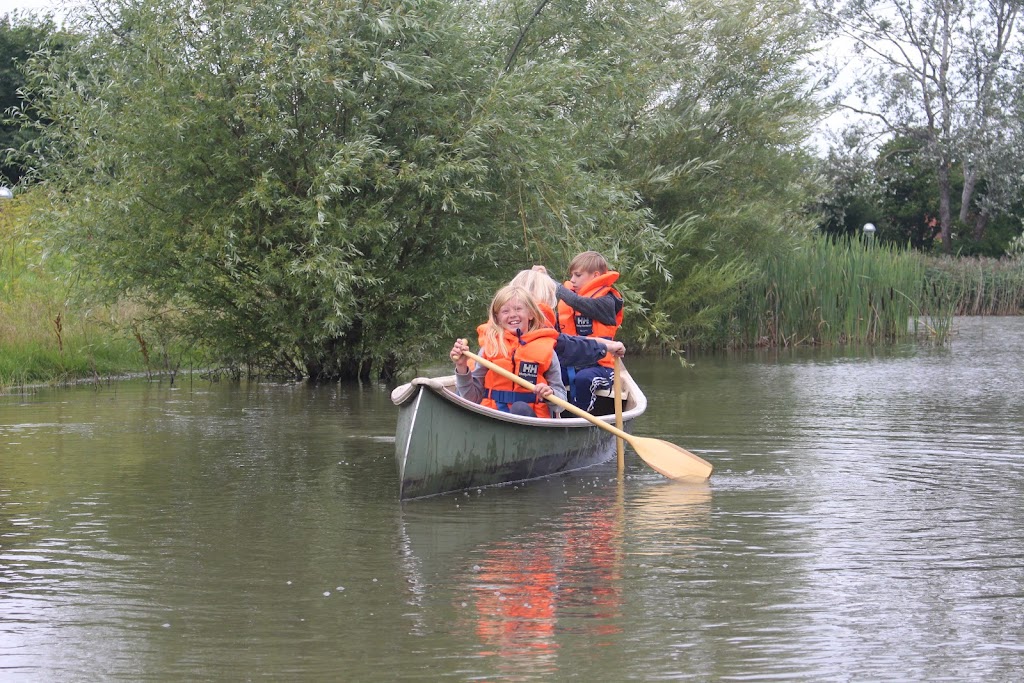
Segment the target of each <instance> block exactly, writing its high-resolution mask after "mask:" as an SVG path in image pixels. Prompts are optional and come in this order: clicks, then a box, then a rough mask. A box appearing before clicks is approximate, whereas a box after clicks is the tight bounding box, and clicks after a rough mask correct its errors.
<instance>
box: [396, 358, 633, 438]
mask: <svg viewBox="0 0 1024 683" xmlns="http://www.w3.org/2000/svg"><path fill="white" fill-rule="evenodd" d="M421 389H426V390H429V391H430V392H431V393H433V394H435V395H436V396H438V397H440V398H443V399H444V400H446V401H448V402H450V403H454V404H455V405H457V406H458V407H459V408H461V409H463V410H467V411H469V412H473V413H478V414H480V415H483V416H485V417H487V418H489V419H492V420H499V421H503V422H512V423H515V424H518V425H522V426H524V427H589V428H592V429H593V428H594V425H593V424H591V423H590V422H589V421H587V420H585V419H583V418H582V417H529V416H524V415H513V414H512V413H503V412H501V411H500V410H494V409H493V408H487V407H485V406H482V405H480V404H479V403H473V402H472V401H470V400H467V399H465V398H462V397H461V396H459V395H458V394H457V393H455V375H448V376H445V377H417V378H415V379H413V380H412V381H410V382H409V383H408V384H403V385H401V386H399V387H396V388H395V389H394V390H393V391H392V392H391V402H392V403H394V404H395V405H396V406H401V405H404V404H406V403H408V402H410V401H412V400H413V399H415V398H416V397H417V395H418V394H419V391H420V390H421ZM623 391H624V392H625V393H626V396H627V398H626V400H625V401H624V402H623V406H622V419H623V420H624V421H628V420H631V419H633V418H634V417H637V416H639V415H642V414H643V413H644V411H645V410H647V397H646V396H644V394H643V392H641V391H640V388H639V387H638V386H637V385H636V383H635V382H634V381H633V378H632V377H630V376H629V373H628V372H624V373H623ZM595 417H597V419H599V420H601V421H602V422H607V423H608V424H610V425H614V424H615V415H614V414H609V415H597V416H595Z"/></svg>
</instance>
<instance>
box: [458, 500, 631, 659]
mask: <svg viewBox="0 0 1024 683" xmlns="http://www.w3.org/2000/svg"><path fill="white" fill-rule="evenodd" d="M620 512H621V510H616V509H614V508H612V509H609V508H605V509H602V510H598V511H595V510H592V509H588V510H569V511H566V512H565V513H563V514H562V515H561V516H560V517H559V518H558V519H556V520H552V521H553V524H552V525H551V527H548V525H545V527H544V528H543V529H538V530H535V531H532V532H530V533H527V534H524V535H521V536H519V537H514V538H510V539H507V540H503V541H499V542H497V543H494V544H492V545H490V546H489V547H486V548H482V549H481V550H482V553H481V554H480V555H478V556H477V557H478V558H479V559H478V560H477V562H476V564H475V565H473V566H472V567H470V568H468V572H467V573H466V574H465V575H464V576H463V577H459V578H460V579H461V580H463V581H464V582H465V584H466V585H467V586H468V588H469V591H470V596H469V597H470V599H471V600H472V605H471V606H472V610H471V611H470V610H464V611H462V612H461V614H464V615H465V616H466V617H467V618H472V620H473V623H472V625H471V626H472V628H473V630H474V632H475V633H476V635H477V637H478V638H479V639H480V643H481V646H482V649H481V651H480V654H481V655H489V656H497V657H500V658H501V659H502V660H508V661H507V665H508V666H510V667H512V670H516V671H518V670H519V669H518V667H519V665H521V664H522V661H521V660H522V659H523V658H524V657H528V658H529V659H530V660H532V661H531V663H532V665H533V666H534V667H536V666H537V665H538V664H539V663H540V662H541V661H543V660H544V659H545V658H546V657H547V656H551V655H554V654H555V652H556V650H557V649H558V647H559V644H558V640H557V639H556V636H557V635H558V634H559V633H565V632H579V633H582V632H587V634H588V635H590V636H595V635H596V636H602V635H612V634H615V633H618V632H619V631H620V627H619V626H618V625H617V624H616V622H615V618H616V617H617V616H618V615H619V612H620V608H621V586H620V579H621V575H620V566H621V554H622V544H621V540H622V539H621V523H620V522H621V514H620ZM467 626H469V624H467ZM595 644H598V645H600V643H599V642H598V643H595ZM503 663H504V662H503Z"/></svg>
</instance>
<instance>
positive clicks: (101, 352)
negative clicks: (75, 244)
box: [0, 193, 170, 389]
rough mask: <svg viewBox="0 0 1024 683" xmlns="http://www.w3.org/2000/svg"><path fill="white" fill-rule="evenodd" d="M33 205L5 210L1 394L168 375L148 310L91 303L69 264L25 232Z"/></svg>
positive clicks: (23, 199)
mask: <svg viewBox="0 0 1024 683" xmlns="http://www.w3.org/2000/svg"><path fill="white" fill-rule="evenodd" d="M34 201H39V199H38V198H34V197H33V196H32V194H31V193H29V194H26V195H19V196H18V197H16V198H15V199H13V200H7V201H5V202H4V203H3V204H0V245H2V247H0V388H2V389H8V388H11V387H18V386H25V385H30V384H40V383H61V382H69V381H74V380H77V379H81V378H102V377H109V376H112V375H120V374H125V373H134V372H141V373H145V372H150V373H152V372H160V371H166V366H167V365H169V361H170V358H169V357H168V356H164V355H161V353H160V352H157V353H154V352H153V351H152V349H151V347H153V346H156V347H157V348H160V345H159V344H153V343H152V342H148V341H147V336H152V333H151V332H150V331H149V330H148V328H147V327H146V326H145V325H144V324H143V323H142V321H144V320H145V319H146V311H143V310H141V309H140V308H138V307H132V306H126V305H117V306H106V305H98V304H95V303H91V302H90V301H88V300H87V299H86V298H84V295H83V290H82V288H81V287H80V286H79V285H80V283H79V282H78V281H77V279H76V277H75V274H74V270H73V269H72V268H71V267H70V264H69V263H67V262H66V261H63V260H62V259H61V258H60V257H59V256H55V255H49V254H46V253H45V251H44V249H43V246H42V244H41V241H40V240H39V239H37V238H36V237H35V236H33V235H30V234H28V233H26V232H25V231H24V229H23V228H22V227H21V226H24V225H25V224H26V223H27V221H26V217H27V216H28V215H29V214H30V213H31V212H32V211H33V209H34V207H33V202H34Z"/></svg>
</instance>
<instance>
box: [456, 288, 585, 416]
mask: <svg viewBox="0 0 1024 683" xmlns="http://www.w3.org/2000/svg"><path fill="white" fill-rule="evenodd" d="M477 335H478V337H479V343H480V355H481V356H482V357H483V358H486V359H487V360H489V361H491V362H493V363H495V364H497V365H499V366H501V367H502V368H504V369H506V370H508V371H509V372H512V373H513V374H516V375H518V376H519V377H522V378H523V379H525V380H527V381H529V382H530V383H532V384H535V385H536V386H537V393H536V394H534V393H531V392H529V391H526V390H525V389H523V388H522V387H520V386H519V385H518V384H515V383H514V382H512V381H511V380H508V379H505V378H504V377H502V376H501V375H499V374H498V373H496V372H492V371H490V370H488V369H487V368H485V367H483V366H478V367H476V368H474V369H473V370H472V372H471V371H470V368H469V359H468V358H467V357H466V356H464V355H463V352H464V351H469V343H468V342H467V341H466V340H465V339H456V340H455V344H454V345H453V346H452V350H451V353H450V354H449V356H450V357H451V359H452V361H454V363H455V388H456V390H457V391H458V393H459V396H462V397H463V398H466V399H469V400H470V401H473V402H475V403H479V404H481V405H484V406H487V407H489V408H494V409H495V410H500V411H502V412H506V413H513V414H516V415H528V416H532V417H557V416H558V414H559V413H560V412H561V408H560V407H559V406H556V405H553V404H549V403H548V402H547V401H545V400H544V398H545V397H546V396H551V395H554V396H557V397H558V398H560V399H563V400H564V399H565V385H564V384H562V369H561V366H560V365H559V363H558V356H557V355H555V343H556V342H557V340H558V332H556V331H555V330H554V329H552V328H550V327H548V326H547V321H546V319H545V318H544V314H543V313H541V311H540V308H539V307H538V306H537V302H536V301H534V299H533V297H532V296H530V294H529V292H527V291H526V290H525V289H523V288H522V287H514V286H512V285H507V286H505V287H502V288H501V289H499V290H498V293H497V294H495V295H494V300H493V301H491V308H490V315H489V316H488V320H487V322H485V323H483V324H481V325H480V326H479V327H478V328H477Z"/></svg>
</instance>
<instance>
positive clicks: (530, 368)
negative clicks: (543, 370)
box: [519, 361, 540, 384]
mask: <svg viewBox="0 0 1024 683" xmlns="http://www.w3.org/2000/svg"><path fill="white" fill-rule="evenodd" d="M539 370H540V364H539V363H531V362H530V361H523V362H521V363H520V364H519V376H520V377H522V378H523V379H525V380H526V381H527V382H529V383H530V384H536V383H537V372H538V371H539Z"/></svg>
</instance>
